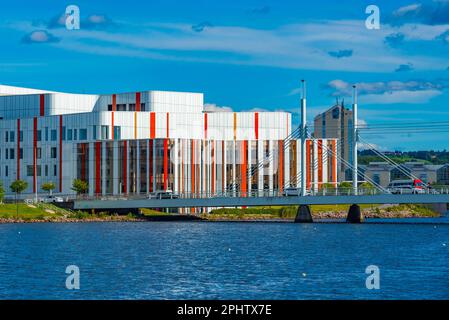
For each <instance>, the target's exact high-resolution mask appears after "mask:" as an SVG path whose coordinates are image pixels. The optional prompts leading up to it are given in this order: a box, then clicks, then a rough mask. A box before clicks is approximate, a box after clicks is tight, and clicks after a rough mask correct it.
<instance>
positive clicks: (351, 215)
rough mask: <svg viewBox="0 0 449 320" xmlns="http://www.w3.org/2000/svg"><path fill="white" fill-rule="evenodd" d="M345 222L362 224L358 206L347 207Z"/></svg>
mask: <svg viewBox="0 0 449 320" xmlns="http://www.w3.org/2000/svg"><path fill="white" fill-rule="evenodd" d="M346 222H348V223H362V222H363V213H362V210H360V206H359V205H358V204H353V205H351V206H350V207H349V212H348V216H347V217H346Z"/></svg>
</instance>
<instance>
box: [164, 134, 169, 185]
mask: <svg viewBox="0 0 449 320" xmlns="http://www.w3.org/2000/svg"><path fill="white" fill-rule="evenodd" d="M164 190H168V139H164Z"/></svg>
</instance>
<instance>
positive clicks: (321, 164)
mask: <svg viewBox="0 0 449 320" xmlns="http://www.w3.org/2000/svg"><path fill="white" fill-rule="evenodd" d="M291 133H292V124H291V114H290V113H287V112H205V111H204V103H203V94H201V93H181V92H163V91H142V92H133V93H121V94H108V95H91V94H69V93H60V92H50V91H42V90H34V89H26V88H18V87H11V86H2V85H0V141H1V144H0V181H2V182H3V184H4V186H5V189H6V191H7V192H10V191H9V185H10V184H11V183H12V182H13V181H14V180H17V179H21V180H25V181H27V182H28V185H29V187H28V189H27V190H26V191H25V194H32V193H42V192H43V191H42V190H41V186H42V184H43V183H46V182H54V183H55V184H56V190H55V191H54V192H55V193H58V194H61V195H70V194H73V193H74V192H73V190H71V187H72V183H73V180H74V179H82V180H85V181H86V182H88V185H89V194H90V195H111V194H112V195H119V194H145V193H150V192H155V191H160V190H172V191H173V192H176V193H180V194H181V193H195V194H200V193H208V194H216V193H221V192H223V191H235V192H242V193H243V194H245V193H248V195H249V192H250V191H251V192H252V191H262V190H279V191H282V190H283V189H284V188H285V187H289V186H293V187H295V186H300V179H301V178H302V174H301V173H300V168H301V165H300V159H301V157H300V153H301V149H300V147H301V144H300V143H298V141H297V140H295V139H290V138H289V137H290V135H291ZM286 138H287V139H286ZM337 145H338V144H337V142H336V140H335V139H317V140H309V141H308V142H307V150H306V152H307V175H306V179H307V185H308V188H314V189H318V188H319V187H320V185H321V184H323V183H327V182H330V183H337V176H338V172H337V171H338V168H339V166H338V165H337V159H336V157H335V156H334V154H338V151H337Z"/></svg>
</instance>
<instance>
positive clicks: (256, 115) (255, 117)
mask: <svg viewBox="0 0 449 320" xmlns="http://www.w3.org/2000/svg"><path fill="white" fill-rule="evenodd" d="M254 131H255V136H256V140H259V112H256V113H255V114H254Z"/></svg>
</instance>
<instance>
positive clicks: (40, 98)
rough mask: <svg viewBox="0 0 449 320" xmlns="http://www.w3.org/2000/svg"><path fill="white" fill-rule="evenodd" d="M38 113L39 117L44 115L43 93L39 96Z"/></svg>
mask: <svg viewBox="0 0 449 320" xmlns="http://www.w3.org/2000/svg"><path fill="white" fill-rule="evenodd" d="M39 115H40V116H41V117H43V116H44V115H45V95H43V94H41V95H40V97H39Z"/></svg>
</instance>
